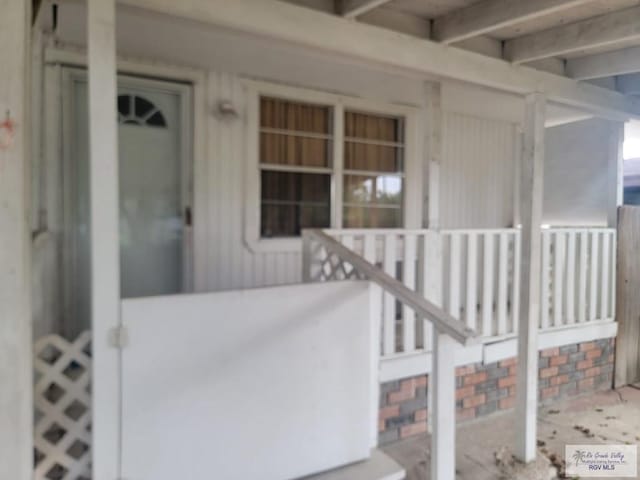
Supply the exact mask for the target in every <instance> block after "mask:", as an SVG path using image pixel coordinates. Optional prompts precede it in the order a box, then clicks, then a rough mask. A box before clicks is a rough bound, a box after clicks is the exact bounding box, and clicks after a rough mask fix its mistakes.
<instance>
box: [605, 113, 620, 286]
mask: <svg viewBox="0 0 640 480" xmlns="http://www.w3.org/2000/svg"><path fill="white" fill-rule="evenodd" d="M623 143H624V123H621V122H611V124H610V126H609V159H608V160H609V161H608V163H607V171H608V175H607V185H608V187H609V188H608V191H609V193H608V195H607V203H608V205H607V224H608V226H609V228H617V226H618V207H619V206H620V205H622V200H623V194H624V161H623V155H622V146H623ZM614 278H615V275H614Z"/></svg>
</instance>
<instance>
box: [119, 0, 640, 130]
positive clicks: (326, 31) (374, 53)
mask: <svg viewBox="0 0 640 480" xmlns="http://www.w3.org/2000/svg"><path fill="white" fill-rule="evenodd" d="M121 3H123V4H126V5H130V6H134V7H140V8H142V9H149V10H151V11H155V12H158V13H164V14H167V15H172V16H176V17H180V18H183V19H189V20H195V21H199V22H206V23H209V24H212V25H218V26H221V27H226V28H229V29H233V30H238V31H242V32H245V33H249V34H253V35H258V36H260V37H264V38H273V39H277V40H280V41H284V42H288V43H291V44H294V45H298V46H301V47H305V48H311V49H317V50H319V51H323V52H326V53H331V54H337V55H339V56H340V57H342V58H345V59H352V60H359V61H369V62H374V63H376V64H378V65H385V66H386V67H387V68H393V69H398V70H401V71H404V72H406V73H408V74H411V73H413V74H421V75H441V76H443V77H445V78H451V79H456V80H462V81H469V80H470V79H472V81H473V82H474V83H476V84H478V85H483V86H487V87H492V88H498V89H501V90H504V91H509V92H512V93H524V94H526V93H528V92H531V91H534V90H535V89H543V90H544V91H545V92H546V93H547V95H548V97H549V98H550V99H553V100H557V101H559V102H562V103H565V104H567V105H572V106H575V107H582V108H585V109H588V110H590V111H593V112H598V113H599V114H602V115H607V116H613V117H614V118H619V117H623V118H628V117H629V116H634V115H636V114H640V106H639V105H638V104H640V102H637V101H635V100H632V99H628V98H626V97H624V96H622V95H620V94H618V93H616V92H612V91H608V90H606V89H602V88H599V87H595V86H593V85H588V84H576V83H575V82H573V81H572V80H567V79H566V78H564V77H561V76H559V75H553V74H549V73H546V72H541V71H538V70H534V69H531V68H527V67H514V66H513V65H509V64H508V63H506V62H504V61H501V60H498V59H494V58H489V57H485V56H483V55H479V54H474V53H471V52H467V51H464V50H458V49H448V48H447V47H446V46H443V45H440V44H437V43H434V42H429V41H427V40H422V39H416V38H415V37H411V36H409V35H403V34H399V33H396V32H391V31H387V30H385V29H379V28H376V27H373V26H370V25H363V24H359V23H354V22H351V21H349V20H347V19H344V18H340V17H337V16H331V15H326V14H324V13H321V12H316V11H313V10H311V9H307V8H300V7H297V6H295V5H290V4H286V3H282V2H264V1H255V0H236V1H234V2H233V3H231V4H229V3H227V2H226V1H225V0H190V1H189V2H184V3H175V2H172V1H170V0H121ZM258 19H259V20H258ZM424 58H429V59H430V61H429V62H424V61H423V60H422V59H424Z"/></svg>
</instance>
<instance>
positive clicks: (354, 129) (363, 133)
mask: <svg viewBox="0 0 640 480" xmlns="http://www.w3.org/2000/svg"><path fill="white" fill-rule="evenodd" d="M402 129H403V122H402V119H401V118H394V117H384V116H380V115H371V114H366V113H356V112H345V119H344V131H345V135H346V136H347V137H353V138H364V139H367V140H379V141H384V142H394V143H402V142H403V141H404V139H403V137H404V133H403V132H402Z"/></svg>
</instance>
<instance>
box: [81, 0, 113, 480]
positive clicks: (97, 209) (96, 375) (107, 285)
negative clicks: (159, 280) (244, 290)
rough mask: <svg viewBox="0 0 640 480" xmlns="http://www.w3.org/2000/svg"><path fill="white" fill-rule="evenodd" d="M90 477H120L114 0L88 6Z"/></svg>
mask: <svg viewBox="0 0 640 480" xmlns="http://www.w3.org/2000/svg"><path fill="white" fill-rule="evenodd" d="M88 5H89V11H88V42H89V49H88V54H89V59H88V66H89V140H90V168H89V170H90V173H89V184H90V190H91V192H90V198H91V282H92V288H91V300H92V332H93V341H92V348H93V387H92V388H93V394H92V395H93V427H92V433H93V444H92V451H93V478H94V479H95V480H113V479H114V478H119V477H120V433H121V432H120V430H121V429H120V418H121V417H120V401H121V391H120V376H119V370H120V359H121V357H120V351H119V350H118V349H117V348H114V345H113V344H111V345H110V340H109V339H110V338H112V337H113V334H114V332H117V331H118V330H117V328H118V327H119V325H120V258H119V250H118V241H119V240H118V238H119V232H118V138H117V124H116V118H117V111H116V95H117V85H116V50H115V0H91V1H89V2H88Z"/></svg>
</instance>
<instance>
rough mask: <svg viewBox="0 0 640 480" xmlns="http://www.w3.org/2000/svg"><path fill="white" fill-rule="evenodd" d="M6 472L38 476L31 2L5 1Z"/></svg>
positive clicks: (1, 180) (1, 181) (0, 39)
mask: <svg viewBox="0 0 640 480" xmlns="http://www.w3.org/2000/svg"><path fill="white" fill-rule="evenodd" d="M0 11H1V12H2V13H1V14H0V44H2V46H3V48H2V49H0V65H2V67H1V68H0V236H1V237H2V242H1V245H2V246H1V247H0V385H2V386H1V387H0V478H3V479H4V478H7V479H12V480H13V479H15V480H27V479H30V478H31V477H32V476H33V474H32V472H33V418H32V412H33V398H32V391H33V374H32V372H33V370H32V366H31V356H32V344H31V308H30V302H31V297H30V291H31V278H30V272H31V266H30V252H31V236H30V228H29V226H30V225H29V197H30V193H29V172H30V165H29V156H30V155H29V144H30V141H29V137H28V135H27V132H29V109H30V107H29V97H30V93H31V92H30V90H29V84H30V79H29V77H30V68H29V66H30V60H29V57H30V25H31V2H27V1H25V0H2V1H0Z"/></svg>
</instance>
